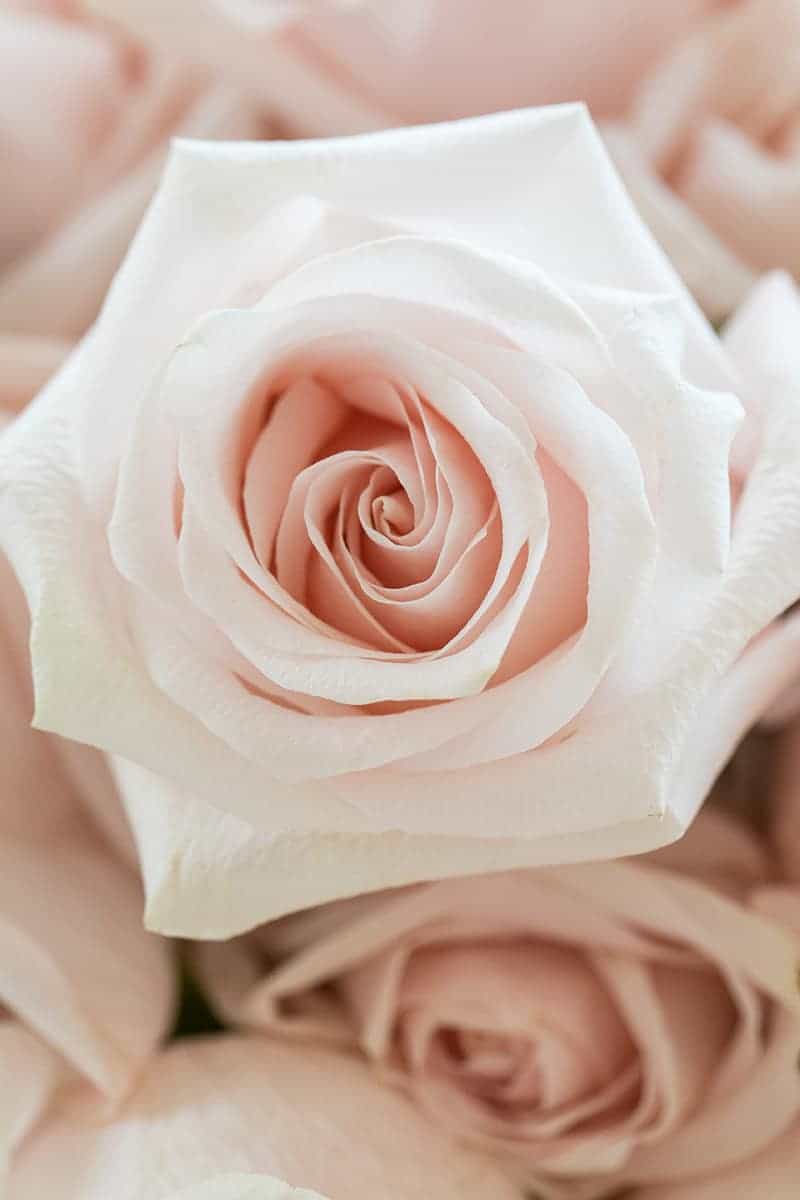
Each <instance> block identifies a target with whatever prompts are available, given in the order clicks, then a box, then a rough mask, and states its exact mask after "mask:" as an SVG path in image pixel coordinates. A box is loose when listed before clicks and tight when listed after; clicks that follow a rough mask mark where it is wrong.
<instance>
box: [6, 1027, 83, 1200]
mask: <svg viewBox="0 0 800 1200" xmlns="http://www.w3.org/2000/svg"><path fill="white" fill-rule="evenodd" d="M0 1067H1V1068H2V1072H3V1080H4V1083H5V1081H7V1080H13V1081H14V1086H13V1087H7V1086H4V1087H3V1089H2V1092H0V1192H2V1189H3V1183H4V1180H5V1177H6V1171H7V1170H8V1166H9V1163H10V1161H11V1157H12V1155H13V1153H14V1151H15V1150H16V1149H17V1147H18V1146H19V1145H20V1144H21V1143H22V1142H23V1140H24V1139H25V1137H26V1136H27V1134H28V1133H29V1132H30V1130H31V1129H33V1127H34V1126H35V1125H36V1122H37V1121H38V1120H39V1118H40V1117H41V1116H42V1114H43V1113H44V1111H45V1109H46V1108H47V1105H48V1104H49V1102H50V1100H51V1099H52V1096H53V1093H54V1092H55V1091H56V1089H57V1087H58V1085H59V1084H60V1083H61V1082H63V1080H64V1078H65V1077H66V1075H67V1071H66V1068H65V1065H64V1062H63V1060H62V1059H61V1058H60V1057H59V1055H58V1054H56V1052H55V1051H54V1050H51V1049H50V1048H49V1047H48V1046H46V1045H45V1044H44V1042H42V1041H40V1039H39V1038H37V1037H36V1036H35V1035H34V1034H32V1033H30V1032H29V1031H28V1030H27V1029H25V1028H24V1027H23V1026H22V1025H20V1024H19V1022H17V1021H14V1020H8V1019H2V1018H0Z"/></svg>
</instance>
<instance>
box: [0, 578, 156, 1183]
mask: <svg viewBox="0 0 800 1200" xmlns="http://www.w3.org/2000/svg"><path fill="white" fill-rule="evenodd" d="M0 613H2V627H1V628H0V691H1V692H2V704H1V705H0V1079H2V1080H3V1086H2V1088H0V1174H2V1173H3V1172H4V1169H5V1167H6V1166H7V1164H8V1161H9V1159H10V1158H11V1156H12V1154H13V1151H14V1149H15V1147H16V1146H17V1145H18V1144H19V1143H21V1142H22V1140H23V1138H24V1137H25V1135H26V1134H27V1133H28V1132H29V1130H30V1129H31V1128H32V1127H33V1126H34V1125H35V1124H36V1121H37V1120H38V1118H39V1117H40V1116H41V1114H42V1113H43V1112H44V1110H45V1109H46V1107H47V1105H48V1103H49V1102H50V1101H51V1100H52V1098H53V1096H54V1094H55V1093H56V1091H57V1090H58V1088H59V1087H60V1086H61V1085H62V1084H64V1083H65V1082H66V1081H67V1080H69V1079H73V1078H77V1077H79V1076H83V1077H84V1078H85V1079H86V1080H88V1081H90V1083H91V1085H92V1088H91V1089H89V1088H87V1091H96V1090H97V1089H99V1090H100V1091H101V1092H103V1093H105V1094H106V1095H108V1096H118V1095H120V1094H121V1093H122V1092H124V1091H125V1089H126V1088H127V1087H128V1086H129V1085H130V1084H131V1082H132V1080H133V1078H134V1076H135V1075H136V1073H137V1072H138V1070H139V1068H140V1067H141V1065H142V1063H143V1062H144V1060H145V1059H146V1058H147V1057H148V1055H149V1054H150V1053H151V1052H152V1051H153V1050H154V1048H155V1046H156V1044H157V1043H158V1041H159V1040H160V1038H161V1036H162V1035H163V1034H164V1033H165V1032H166V1027H167V1025H168V1023H169V1020H170V1012H171V1007H172V972H171V967H170V959H169V955H168V952H167V948H166V946H165V944H164V943H162V942H160V941H158V940H156V939H155V938H152V937H151V936H149V935H148V934H146V933H144V931H143V929H142V925H141V895H140V889H139V886H138V883H137V880H136V878H135V876H134V874H133V872H132V871H130V870H128V869H127V867H125V866H124V865H123V864H122V863H121V862H120V861H119V860H118V859H117V858H115V856H114V855H113V853H112V852H111V850H110V848H109V846H108V844H107V843H105V842H104V841H103V840H102V838H101V837H100V835H99V832H98V829H97V828H96V827H94V825H93V823H92V821H91V820H90V817H89V809H88V805H87V806H86V807H84V805H83V803H82V802H83V801H84V800H88V796H87V795H86V792H87V790H88V788H89V785H90V782H91V783H92V784H93V785H94V786H96V787H97V789H98V799H102V801H103V803H104V804H105V805H106V806H108V805H109V803H111V802H115V803H116V801H114V797H113V795H111V796H110V795H109V789H110V781H108V780H107V779H106V780H104V779H103V775H102V772H100V771H98V770H97V764H96V763H95V762H94V752H92V751H90V750H88V749H87V748H86V747H81V748H77V747H76V748H73V749H72V750H70V751H69V753H64V752H63V749H62V746H61V744H60V741H59V739H58V738H54V737H51V736H48V735H45V734H40V733H34V732H33V731H31V730H30V729H29V727H28V721H29V718H30V680H29V667H28V663H27V655H26V653H25V637H26V635H27V629H26V619H25V606H24V601H23V599H22V597H21V595H20V593H19V589H18V588H17V586H16V583H15V581H14V580H13V578H12V577H11V575H10V573H9V570H8V567H7V565H6V564H5V563H0ZM104 783H105V787H103V784H104ZM79 788H80V789H81V794H80V795H79ZM108 815H109V816H110V813H109V814H108ZM0 1190H2V1185H0ZM3 1194H5V1193H3Z"/></svg>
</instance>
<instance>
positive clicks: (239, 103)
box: [0, 0, 264, 409]
mask: <svg viewBox="0 0 800 1200" xmlns="http://www.w3.org/2000/svg"><path fill="white" fill-rule="evenodd" d="M0 64H1V65H2V69H1V70H0V151H1V152H2V161H3V190H2V196H0V408H4V409H9V408H14V409H18V408H21V407H22V406H23V405H24V404H25V403H26V402H27V401H28V400H29V399H30V397H31V396H32V395H34V394H35V392H36V391H37V390H38V389H39V388H40V387H41V386H42V385H43V384H44V383H45V382H46V380H47V379H48V377H49V376H50V375H51V374H52V372H53V371H54V370H55V369H56V368H57V367H58V366H59V365H60V363H61V362H62V361H63V359H64V358H65V356H66V354H67V353H68V351H69V349H70V347H71V344H72V342H73V340H74V339H75V338H77V337H80V336H82V334H83V333H84V332H85V331H86V329H87V328H88V326H89V325H90V324H91V323H92V321H93V320H94V318H95V317H96V315H97V311H98V309H99V307H100V304H101V302H102V300H103V297H104V295H105V292H106V290H107V288H108V285H109V283H110V282H111V279H112V277H113V274H114V272H115V271H116V269H117V266H118V265H119V262H120V260H121V259H122V257H123V255H124V253H125V251H126V249H127V246H128V242H129V241H130V239H131V237H132V236H133V234H134V232H135V230H136V227H137V225H138V223H139V220H140V218H141V216H142V213H143V212H144V209H145V207H146V205H147V203H148V201H149V199H150V197H151V195H152V193H153V191H154V190H155V186H156V183H157V181H158V178H159V175H160V172H161V168H162V165H163V158H164V155H165V153H166V148H167V145H168V142H169V138H170V136H171V135H172V134H175V133H180V134H183V135H186V136H189V135H191V136H199V137H218V136H223V137H234V136H241V137H248V136H257V135H258V134H259V132H260V131H263V128H264V125H263V122H262V121H261V120H260V119H258V118H257V115H256V113H255V110H254V108H253V106H252V105H251V104H248V103H246V102H245V101H244V100H243V99H242V98H241V97H240V96H238V95H235V94H234V93H233V92H232V91H231V90H230V89H226V88H220V87H217V86H216V85H215V86H213V87H210V86H209V85H207V84H206V83H205V81H204V79H203V78H202V77H201V75H200V73H199V72H198V71H197V70H196V69H195V68H188V67H187V66H186V65H185V64H176V63H174V62H169V61H166V60H165V59H164V57H163V56H162V55H161V54H160V53H159V52H156V51H153V52H148V53H145V52H144V51H143V50H142V49H140V48H139V47H137V46H136V45H135V44H133V43H131V42H130V41H129V40H128V39H127V38H126V39H123V38H122V37H120V36H119V34H118V32H117V31H115V30H112V29H111V28H110V27H109V26H107V25H106V24H102V23H100V22H99V21H96V20H92V19H90V18H89V16H88V15H87V13H86V11H85V10H84V8H83V6H81V5H78V4H72V3H63V4H55V3H44V2H42V3H37V4H31V3H24V2H23V0H0Z"/></svg>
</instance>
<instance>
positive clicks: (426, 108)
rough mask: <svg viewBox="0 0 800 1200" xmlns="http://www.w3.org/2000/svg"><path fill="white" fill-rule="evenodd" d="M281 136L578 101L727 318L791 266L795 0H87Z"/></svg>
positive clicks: (795, 179) (713, 309)
mask: <svg viewBox="0 0 800 1200" xmlns="http://www.w3.org/2000/svg"><path fill="white" fill-rule="evenodd" d="M95 4H96V7H98V9H99V10H100V11H102V12H104V13H105V14H106V15H107V16H108V17H110V18H112V19H113V20H115V21H117V22H118V23H120V24H121V25H122V26H123V27H126V28H128V29H129V30H132V31H135V33H136V36H138V37H142V38H144V39H146V40H147V41H149V42H151V43H152V44H153V45H163V44H168V45H170V46H171V47H172V48H173V49H174V51H175V53H176V54H181V55H183V56H185V58H187V59H188V60H191V61H193V62H195V63H202V64H204V65H206V66H210V67H211V68H212V69H213V70H214V71H215V72H216V73H217V74H219V75H220V76H222V77H228V78H230V79H232V80H235V81H236V83H237V85H241V86H244V87H246V88H247V89H248V90H249V91H250V93H251V94H252V95H253V96H254V97H256V98H258V99H259V101H260V102H261V103H262V104H263V105H264V106H265V108H266V110H267V111H268V112H269V113H270V114H272V115H274V116H275V117H276V119H278V120H279V121H280V122H281V124H282V125H283V127H284V128H285V129H287V130H288V131H289V132H290V133H291V134H294V135H297V134H298V133H299V134H303V135H314V136H322V135H328V136H329V135H331V134H337V133H338V134H341V133H348V132H358V131H361V130H363V129H367V128H377V127H386V126H396V125H400V124H404V123H415V122H420V123H422V122H426V121H436V120H443V119H450V118H453V117H459V116H468V115H473V114H474V115H478V114H479V113H482V112H490V111H494V110H499V109H504V108H520V107H523V106H525V105H530V104H549V103H555V102H562V101H565V100H583V101H585V102H586V103H588V104H589V105H590V107H591V109H592V112H593V114H594V116H595V117H596V118H598V119H602V120H603V121H608V120H613V121H614V122H615V125H614V126H613V127H609V128H608V131H607V132H608V140H609V145H610V147H611V149H612V152H613V154H614V156H615V159H616V161H617V164H618V166H619V167H620V169H621V170H622V171H623V174H624V176H625V179H626V182H627V183H628V185H629V187H630V188H631V191H632V194H633V196H634V198H635V200H636V203H637V206H638V207H639V208H640V211H641V212H642V213H643V215H644V216H645V218H646V220H647V221H648V223H649V224H650V225H651V227H652V229H653V230H654V231H655V233H656V234H657V236H658V238H659V240H660V241H661V242H662V244H663V245H664V247H665V249H666V250H667V252H668V253H669V255H670V256H671V257H672V259H673V261H674V263H675V264H676V266H677V267H678V268H679V270H680V271H681V273H682V274H683V276H684V278H685V279H686V281H687V283H688V284H689V286H690V287H691V288H692V290H693V291H694V292H695V295H696V296H697V298H698V300H699V301H700V303H701V304H702V305H703V306H704V308H706V310H707V311H708V312H709V314H710V315H711V316H712V317H714V318H715V319H716V318H720V317H723V316H725V315H726V314H727V313H729V312H730V311H731V310H732V309H733V308H734V307H735V306H736V305H737V304H738V303H739V301H740V300H741V299H742V297H743V296H744V294H745V293H746V291H747V290H748V288H749V287H750V286H751V284H752V282H753V279H754V275H755V273H757V272H758V270H760V269H764V268H768V267H780V266H782V267H788V268H790V269H792V270H793V271H795V273H800V239H798V235H797V222H796V220H795V213H796V211H797V207H798V203H800V67H798V59H797V55H796V53H795V47H796V45H797V42H798V38H799V37H800V0H678V2H677V3H675V2H674V3H670V4H650V5H646V4H630V3H627V2H626V0H596V2H595V3H593V4H591V5H587V4H584V3H580V2H579V0H573V2H572V3H569V2H567V3H555V2H554V0H549V2H546V0H538V2H537V3H535V4H534V3H531V0H500V3H494V4H492V3H489V2H488V0H405V3H404V4H402V5H397V4H392V3H387V0H352V2H350V3H347V2H346V0H345V2H342V3H339V4H337V3H335V2H334V0H329V2H325V0H312V2H311V3H305V4H303V3H300V2H299V0H298V2H295V3H281V2H280V0H273V2H272V3H262V2H259V3H254V2H253V0H199V2H195V0H173V2H172V3H171V4H169V5H165V4H161V3H160V2H159V0H95Z"/></svg>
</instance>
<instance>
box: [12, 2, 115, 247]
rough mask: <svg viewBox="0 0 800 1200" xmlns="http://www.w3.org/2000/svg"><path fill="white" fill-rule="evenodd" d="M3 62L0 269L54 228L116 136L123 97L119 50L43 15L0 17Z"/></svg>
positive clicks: (75, 26) (97, 34)
mask: <svg viewBox="0 0 800 1200" xmlns="http://www.w3.org/2000/svg"><path fill="white" fill-rule="evenodd" d="M0 56H2V61H3V77H2V93H1V94H2V118H1V121H0V147H2V150H1V152H2V158H3V180H4V184H3V199H2V208H1V209H0V264H3V265H6V264H7V263H8V262H9V261H10V260H12V259H13V258H15V257H16V256H17V255H19V254H20V253H22V252H23V251H24V250H25V249H26V248H27V247H28V246H29V245H30V244H31V242H32V241H33V240H35V239H36V238H37V237H40V236H42V234H44V233H46V232H48V230H49V229H51V228H52V227H53V225H54V224H55V223H56V221H57V220H58V218H59V216H60V214H61V213H62V212H63V211H64V210H66V209H68V208H69V207H70V205H71V203H74V201H75V199H76V193H77V191H78V189H79V188H80V181H81V177H82V174H83V173H84V171H86V170H87V169H88V167H89V164H90V163H91V159H92V156H93V155H94V154H95V153H96V152H97V150H98V147H100V146H102V144H103V143H104V142H105V141H106V140H107V139H108V137H109V136H110V135H111V134H112V133H113V130H114V126H115V123H116V121H117V119H118V117H119V115H120V110H121V107H122V105H123V103H124V101H125V98H126V92H127V79H126V72H125V62H124V56H123V54H122V52H121V49H120V47H118V46H117V44H116V43H115V42H113V41H112V40H111V39H109V38H107V37H105V36H104V35H103V34H102V33H100V32H99V31H97V30H94V29H92V28H90V27H87V26H83V25H81V24H78V23H73V22H61V21H54V20H52V19H50V18H49V17H48V16H45V15H44V14H41V15H40V14H38V13H32V12H29V13H25V14H15V13H14V12H11V11H9V10H8V9H6V8H4V9H2V10H0Z"/></svg>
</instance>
